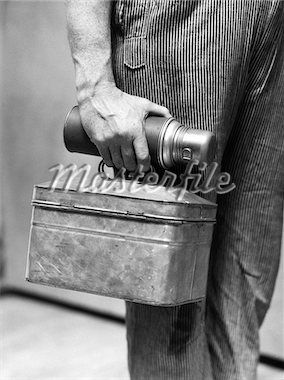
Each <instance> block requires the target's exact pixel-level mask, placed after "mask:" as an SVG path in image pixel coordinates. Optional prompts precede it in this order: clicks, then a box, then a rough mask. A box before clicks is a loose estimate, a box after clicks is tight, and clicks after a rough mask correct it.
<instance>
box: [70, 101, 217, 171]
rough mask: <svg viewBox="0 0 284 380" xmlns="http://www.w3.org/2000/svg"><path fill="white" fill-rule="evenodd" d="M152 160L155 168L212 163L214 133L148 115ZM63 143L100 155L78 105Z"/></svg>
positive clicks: (169, 119) (74, 150) (71, 112)
mask: <svg viewBox="0 0 284 380" xmlns="http://www.w3.org/2000/svg"><path fill="white" fill-rule="evenodd" d="M145 132H146V138H147V142H148V147H149V152H150V156H151V163H152V165H153V167H154V168H156V169H166V170H174V169H175V168H180V167H183V166H186V164H187V163H188V160H190V159H196V160H198V161H199V162H207V163H210V162H212V161H213V160H214V157H215V153H216V137H215V135H214V134H213V133H211V132H208V131H202V130H197V129H192V128H189V127H186V126H184V125H182V124H181V123H179V122H178V121H177V120H176V119H174V118H164V117H158V116H149V117H148V118H147V119H146V121H145ZM64 143H65V146H66V148H67V149H68V150H69V151H70V152H77V153H84V154H91V155H95V156H99V155H100V154H99V151H98V149H97V148H96V146H95V145H94V144H93V143H92V142H91V141H90V139H89V137H88V135H87V134H86V132H85V131H84V128H83V126H82V124H81V119H80V114H79V109H78V106H75V107H73V108H72V110H71V111H70V112H69V114H68V115H67V117H66V120H65V125H64Z"/></svg>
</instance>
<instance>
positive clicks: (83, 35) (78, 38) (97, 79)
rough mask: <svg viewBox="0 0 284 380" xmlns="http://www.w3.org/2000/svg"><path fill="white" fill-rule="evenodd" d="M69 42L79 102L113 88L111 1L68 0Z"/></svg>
mask: <svg viewBox="0 0 284 380" xmlns="http://www.w3.org/2000/svg"><path fill="white" fill-rule="evenodd" d="M66 6H67V28H68V39H69V44H70V48H71V53H72V58H73V61H74V65H75V74H76V88H77V97H78V102H79V103H82V102H84V101H85V100H86V99H88V98H90V97H93V96H94V95H95V94H96V92H99V91H100V90H101V89H103V88H105V87H109V86H114V78H113V73H112V67H111V31H110V22H111V20H110V17H111V6H112V1H110V0H89V1H81V0H69V1H66Z"/></svg>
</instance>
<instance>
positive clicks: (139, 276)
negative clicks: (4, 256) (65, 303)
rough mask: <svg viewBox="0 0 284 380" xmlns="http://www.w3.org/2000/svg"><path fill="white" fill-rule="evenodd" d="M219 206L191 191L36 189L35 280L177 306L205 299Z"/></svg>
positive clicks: (31, 269)
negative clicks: (177, 195) (180, 195)
mask: <svg viewBox="0 0 284 380" xmlns="http://www.w3.org/2000/svg"><path fill="white" fill-rule="evenodd" d="M215 213H216V205H215V204H213V203H210V202H208V201H205V200H204V199H201V198H200V197H197V196H196V195H194V194H191V193H187V194H186V195H185V197H184V199H183V200H182V201H177V200H176V199H175V197H174V196H173V195H170V194H168V193H166V190H165V189H164V190H163V189H162V190H159V193H157V194H148V193H147V192H145V191H144V190H143V191H141V192H137V193H135V194H130V193H128V194H127V193H123V194H118V193H116V191H115V189H112V191H111V192H110V193H105V194H104V193H98V194H93V193H80V192H78V191H76V190H75V187H73V188H71V189H70V190H69V191H67V192H66V191H63V190H62V189H61V188H60V187H59V188H58V189H56V190H55V191H54V192H50V191H49V189H48V186H47V185H39V186H36V187H35V191H34V196H33V217H32V226H31V233H30V243H29V254H28V263H27V280H29V281H31V282H35V283H40V284H45V285H49V286H56V287H60V288H65V289H72V290H78V291H83V292H89V293H94V294H100V295H104V296H110V297H115V298H122V299H125V300H130V301H133V302H141V303H147V304H152V305H160V306H162V305H164V306H174V305H178V304H183V303H187V302H192V301H195V300H198V299H200V298H202V297H204V296H205V291H206V281H207V272H208V261H209V253H210V245H211V239H212V231H213V226H214V220H215Z"/></svg>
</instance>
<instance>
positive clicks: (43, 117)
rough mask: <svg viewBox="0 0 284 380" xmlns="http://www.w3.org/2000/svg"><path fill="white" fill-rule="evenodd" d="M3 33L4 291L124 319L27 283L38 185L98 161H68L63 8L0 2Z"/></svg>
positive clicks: (69, 80) (70, 94)
mask: <svg viewBox="0 0 284 380" xmlns="http://www.w3.org/2000/svg"><path fill="white" fill-rule="evenodd" d="M1 3H2V4H1V6H2V12H1V13H2V17H3V18H4V22H3V23H1V26H2V28H3V41H4V42H3V44H4V45H3V53H4V54H3V66H2V74H3V87H4V89H5V91H4V97H3V109H4V112H3V131H2V132H3V141H2V147H1V151H2V161H1V168H2V177H3V183H4V194H3V203H4V215H5V216H4V218H5V243H6V249H5V252H6V256H7V258H8V262H7V266H6V274H5V282H6V284H9V285H11V284H12V285H13V286H17V287H20V288H24V289H27V290H29V291H33V292H40V293H43V294H48V295H52V296H54V297H57V298H63V299H68V300H71V301H72V302H75V303H79V304H83V305H88V306H90V307H95V308H101V309H107V310H110V311H113V312H117V313H120V314H123V313H124V304H123V302H122V301H117V300H113V299H110V298H105V297H98V296H92V295H87V294H83V293H76V292H70V291H65V290H59V289H54V288H48V287H44V286H37V285H33V284H30V283H27V282H25V280H24V278H25V263H26V254H27V246H28V234H29V228H30V218H31V206H30V201H31V197H32V190H33V185H34V184H37V183H41V182H45V181H48V180H50V179H51V178H52V175H53V173H50V172H49V171H48V168H49V167H51V166H52V165H54V164H57V163H62V164H70V163H76V164H78V165H81V164H83V163H90V164H92V165H94V171H96V169H97V159H95V158H91V159H90V158H88V157H87V156H85V157H84V156H81V155H76V154H71V153H68V152H67V151H66V149H65V148H64V145H63V139H62V129H63V122H64V118H65V115H66V113H67V112H68V111H69V109H70V107H72V106H73V105H74V104H75V90H74V73H73V63H72V61H71V56H70V52H69V46H68V43H67V37H66V27H65V25H66V23H65V6H64V4H63V2H57V1H56V2H47V1H44V2H35V1H32V2H29V1H27V2H26V1H23V2H16V1H11V2H10V1H6V2H4V3H3V2H1Z"/></svg>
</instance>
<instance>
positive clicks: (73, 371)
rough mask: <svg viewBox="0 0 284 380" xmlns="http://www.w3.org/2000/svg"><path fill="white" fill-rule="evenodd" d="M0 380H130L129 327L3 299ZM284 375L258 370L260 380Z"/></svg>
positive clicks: (280, 379) (34, 303)
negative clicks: (126, 337) (127, 338)
mask: <svg viewBox="0 0 284 380" xmlns="http://www.w3.org/2000/svg"><path fill="white" fill-rule="evenodd" d="M0 306H1V327H0V329H1V330H0V331H1V346H0V348H1V370H0V378H1V380H75V379H76V380H81V379H82V380H91V379H92V380H118V379H119V380H128V379H129V377H128V373H127V364H126V355H127V353H126V340H125V327H124V325H122V324H119V323H114V322H111V321H107V320H104V319H101V318H96V317H94V316H90V315H86V314H84V313H80V312H77V311H70V310H66V309H63V308H61V307H58V306H54V305H50V304H46V303H42V302H39V301H34V300H27V299H23V298H18V297H2V298H0ZM283 379H284V372H283V371H278V370H275V369H272V368H270V367H267V366H264V365H261V366H259V376H258V380H283Z"/></svg>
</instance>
